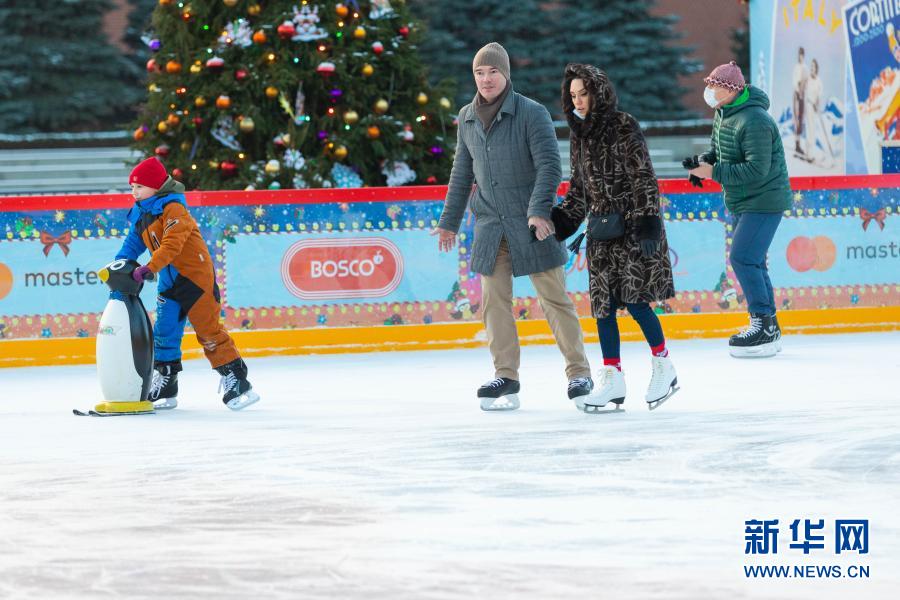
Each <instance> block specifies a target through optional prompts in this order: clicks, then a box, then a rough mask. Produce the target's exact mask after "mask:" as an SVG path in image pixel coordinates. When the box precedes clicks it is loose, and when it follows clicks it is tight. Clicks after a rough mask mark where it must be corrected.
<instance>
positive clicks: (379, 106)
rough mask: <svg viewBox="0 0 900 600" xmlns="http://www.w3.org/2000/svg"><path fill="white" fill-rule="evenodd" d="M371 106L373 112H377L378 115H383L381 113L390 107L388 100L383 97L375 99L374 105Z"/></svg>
mask: <svg viewBox="0 0 900 600" xmlns="http://www.w3.org/2000/svg"><path fill="white" fill-rule="evenodd" d="M372 108H373V109H374V110H375V112H377V113H378V114H379V115H383V114H384V113H386V112H387V111H388V109H389V108H390V104H389V103H388V101H387V100H385V99H384V98H379V99H378V100H376V101H375V104H374V106H373V107H372Z"/></svg>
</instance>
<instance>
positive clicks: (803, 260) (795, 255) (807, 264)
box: [787, 235, 837, 273]
mask: <svg viewBox="0 0 900 600" xmlns="http://www.w3.org/2000/svg"><path fill="white" fill-rule="evenodd" d="M836 256H837V248H835V246H834V242H832V241H831V238H828V237H825V236H824V235H817V236H816V237H814V238H808V237H806V236H798V237H795V238H794V239H792V240H791V243H790V244H788V247H787V262H788V265H790V267H791V268H792V269H793V270H795V271H797V272H798V273H805V272H806V271H809V270H810V269H813V270H815V271H827V270H828V269H830V268H831V267H832V266H833V265H834V259H835V257H836Z"/></svg>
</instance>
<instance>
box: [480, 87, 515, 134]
mask: <svg viewBox="0 0 900 600" xmlns="http://www.w3.org/2000/svg"><path fill="white" fill-rule="evenodd" d="M510 93H512V82H511V81H507V82H506V88H505V89H504V90H503V91H502V92H501V93H500V95H499V96H497V97H496V98H494V100H493V101H492V102H488V101H487V100H485V99H484V97H482V95H481V94H480V93H478V92H475V99H474V100H473V101H472V108H473V109H474V110H475V115H476V116H477V117H478V120H479V121H481V124H482V126H484V130H485V131H488V130H489V129H490V128H491V124H493V122H494V119H495V118H496V117H497V113H499V112H500V108H502V107H503V102H504V101H505V100H506V97H507V96H509V95H510Z"/></svg>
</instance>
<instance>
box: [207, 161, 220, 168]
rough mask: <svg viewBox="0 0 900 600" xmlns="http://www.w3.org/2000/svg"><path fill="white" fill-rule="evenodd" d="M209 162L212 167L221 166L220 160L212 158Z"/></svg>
mask: <svg viewBox="0 0 900 600" xmlns="http://www.w3.org/2000/svg"><path fill="white" fill-rule="evenodd" d="M208 164H209V168H210V169H218V168H219V161H217V160H211V161H209V163H208Z"/></svg>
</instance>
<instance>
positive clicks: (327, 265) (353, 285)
mask: <svg viewBox="0 0 900 600" xmlns="http://www.w3.org/2000/svg"><path fill="white" fill-rule="evenodd" d="M402 278H403V257H402V256H401V255H400V249H399V248H397V246H396V245H395V244H394V243H392V242H390V241H388V240H386V239H384V238H351V239H336V238H329V239H324V240H302V241H300V242H297V243H296V244H294V245H292V246H291V247H290V248H288V250H287V252H285V253H284V258H283V259H282V261H281V279H282V280H283V281H284V286H285V287H286V288H287V289H288V291H289V292H291V293H292V294H293V295H294V296H297V297H298V298H302V299H304V300H322V299H344V298H380V297H383V296H387V295H388V294H390V293H391V292H393V291H394V290H395V289H397V286H398V285H400V280H401V279H402Z"/></svg>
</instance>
